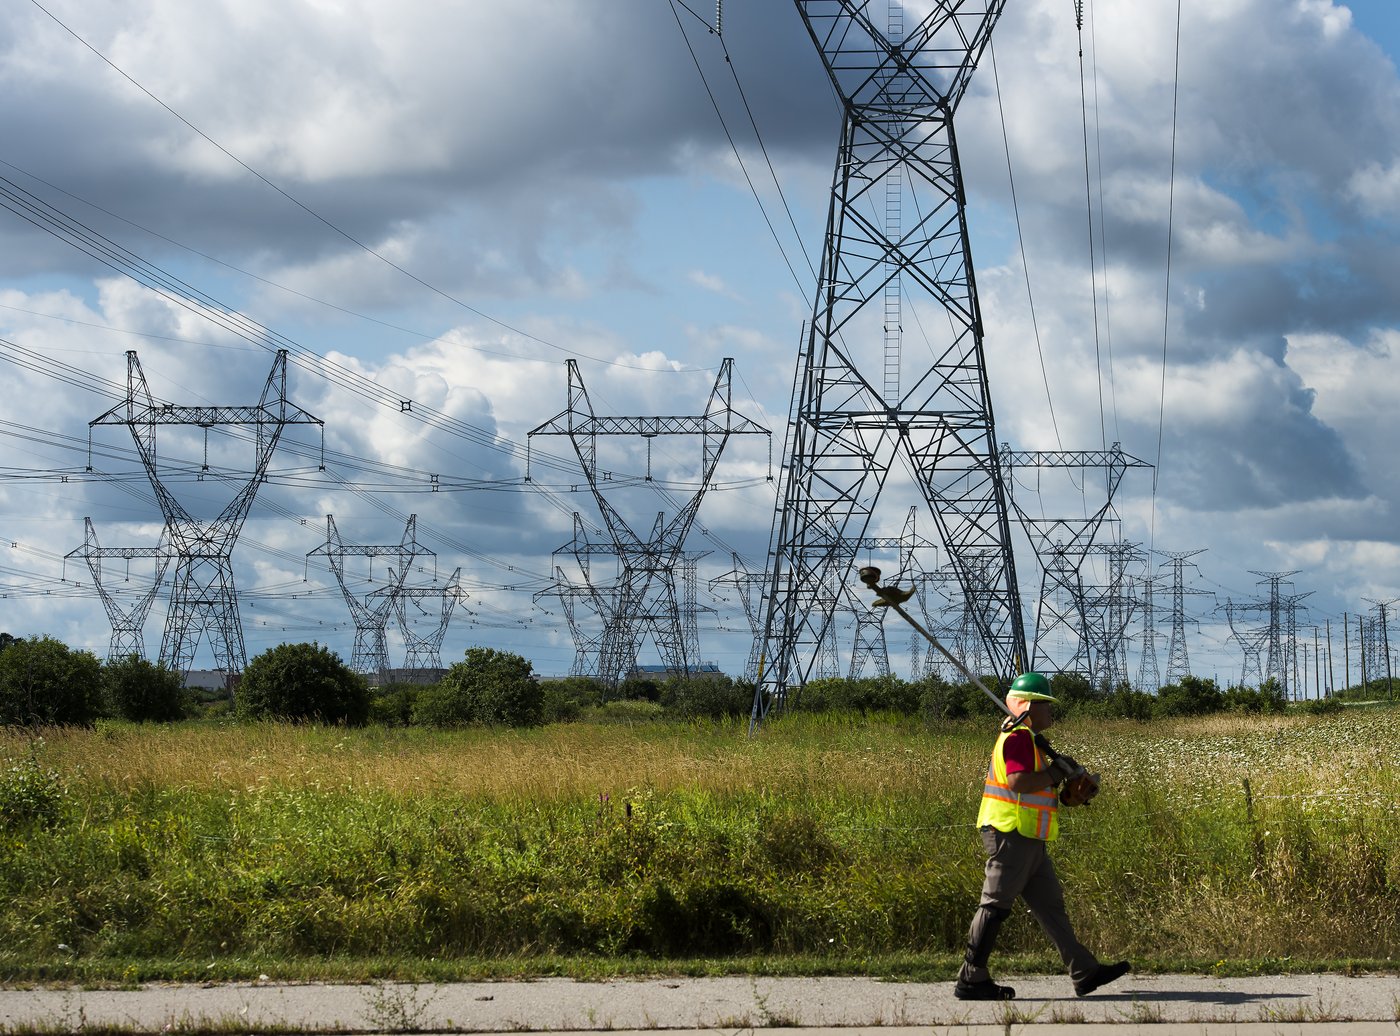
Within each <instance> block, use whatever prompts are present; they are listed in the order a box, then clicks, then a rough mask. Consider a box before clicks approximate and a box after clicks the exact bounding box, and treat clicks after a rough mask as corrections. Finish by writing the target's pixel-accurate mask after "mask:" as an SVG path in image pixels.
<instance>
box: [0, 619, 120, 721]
mask: <svg viewBox="0 0 1400 1036" xmlns="http://www.w3.org/2000/svg"><path fill="white" fill-rule="evenodd" d="M100 715H102V663H101V662H99V661H98V660H97V656H96V655H94V654H93V653H92V652H90V651H73V650H71V649H70V648H69V647H68V645H67V644H65V643H63V642H62V641H61V640H55V639H54V638H53V637H40V638H38V639H34V638H30V639H29V640H15V641H13V642H12V643H11V644H10V645H9V647H7V648H5V650H4V651H0V724H14V725H18V726H84V727H87V726H92V724H93V721H95V720H96V719H97V718H98V717H99V716H100Z"/></svg>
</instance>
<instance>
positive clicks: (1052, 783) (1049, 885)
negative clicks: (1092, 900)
mask: <svg viewBox="0 0 1400 1036" xmlns="http://www.w3.org/2000/svg"><path fill="white" fill-rule="evenodd" d="M1049 691H1050V681H1049V680H1047V679H1046V678H1045V677H1044V676H1043V675H1041V674H1040V673H1022V674H1021V675H1020V676H1018V677H1016V679H1015V681H1014V682H1013V683H1012V684H1011V690H1010V692H1009V693H1008V694H1007V696H1006V706H1007V709H1008V710H1009V711H1010V712H1011V713H1012V715H1013V716H1015V717H1017V718H1016V719H1007V720H1006V721H1005V722H1003V724H1002V731H1001V736H1000V737H998V738H997V743H996V746H995V747H994V748H993V749H992V761H991V765H990V766H989V767H988V768H987V779H986V783H985V784H984V785H983V789H982V805H981V808H980V809H979V811H978V813H977V826H978V828H979V829H980V831H981V835H982V845H983V847H984V848H985V849H986V852H987V870H986V879H985V881H984V882H983V884H982V901H981V904H980V905H979V906H978V908H977V912H976V913H975V914H973V916H972V927H971V928H970V929H969V931H968V934H967V954H966V956H965V957H964V963H963V966H962V970H961V971H959V972H958V980H957V984H956V985H955V986H954V987H953V992H954V995H956V996H957V998H958V999H959V1000H1010V999H1012V998H1013V997H1014V996H1015V995H1016V991H1015V990H1014V989H1012V987H1010V986H1003V985H998V984H997V983H996V982H993V981H992V977H991V974H990V973H989V972H988V970H987V961H988V959H989V958H990V957H991V953H992V947H993V946H994V945H995V944H996V938H997V932H998V931H999V930H1000V928H1001V925H1002V922H1003V921H1005V920H1006V918H1007V917H1008V916H1009V915H1010V913H1011V904H1012V903H1013V902H1015V900H1016V897H1017V896H1020V897H1021V898H1022V899H1024V900H1025V902H1026V906H1027V907H1029V908H1030V912H1031V914H1032V915H1033V916H1034V917H1035V919H1036V921H1038V922H1039V923H1040V927H1041V928H1043V929H1044V930H1045V934H1046V935H1047V936H1049V937H1050V941H1051V942H1052V943H1054V944H1055V948H1056V949H1057V950H1059V951H1060V957H1061V959H1062V960H1063V961H1064V962H1065V966H1066V967H1067V968H1068V969H1069V976H1070V979H1071V980H1072V981H1073V982H1074V991H1075V993H1076V994H1077V995H1079V996H1086V995H1088V994H1089V993H1092V992H1093V991H1094V990H1096V989H1098V988H1099V987H1101V986H1103V985H1106V984H1107V983H1109V982H1112V981H1113V980H1114V979H1117V978H1121V977H1122V976H1123V975H1124V974H1126V973H1127V972H1128V970H1129V969H1130V965H1129V963H1128V962H1127V961H1125V960H1124V961H1118V962H1117V963H1116V964H1101V963H1100V962H1099V960H1098V958H1097V957H1095V956H1094V954H1093V953H1092V952H1090V951H1089V950H1088V949H1087V948H1086V947H1085V946H1084V945H1083V944H1082V943H1080V942H1079V940H1078V939H1077V938H1075V935H1074V928H1073V927H1072V926H1071V925H1070V921H1069V918H1068V917H1067V916H1066V914H1065V902H1064V891H1063V889H1062V888H1061V887H1060V879H1059V878H1058V877H1057V876H1056V874H1055V865H1054V864H1053V863H1051V861H1050V855H1049V853H1048V852H1047V851H1046V850H1047V847H1048V844H1049V843H1050V842H1053V841H1054V840H1055V839H1056V837H1058V835H1059V830H1060V824H1059V807H1060V805H1061V804H1064V805H1079V804H1082V803H1084V802H1087V801H1088V799H1089V798H1092V797H1093V795H1094V794H1095V793H1096V792H1097V791H1098V778H1097V776H1095V775H1093V774H1088V773H1085V772H1084V770H1083V768H1082V767H1080V766H1078V764H1077V763H1074V762H1073V760H1070V759H1068V757H1066V756H1059V757H1055V756H1053V755H1052V754H1050V753H1047V752H1046V751H1045V750H1044V748H1043V747H1042V746H1043V739H1040V738H1039V735H1040V734H1042V733H1044V731H1045V730H1047V729H1048V728H1049V727H1050V725H1051V724H1052V723H1053V722H1054V714H1053V709H1052V706H1053V703H1054V702H1055V698H1053V697H1051V695H1050V693H1049ZM1057 786H1061V788H1060V790H1059V791H1057V790H1056V787H1057Z"/></svg>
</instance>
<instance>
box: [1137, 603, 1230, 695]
mask: <svg viewBox="0 0 1400 1036" xmlns="http://www.w3.org/2000/svg"><path fill="white" fill-rule="evenodd" d="M1141 585H1142V597H1141V598H1140V599H1139V601H1140V604H1139V607H1140V608H1141V610H1142V651H1141V653H1140V654H1139V656H1138V682H1137V689H1138V690H1140V691H1145V690H1147V689H1148V688H1149V687H1150V688H1151V689H1152V690H1153V691H1157V690H1160V689H1161V687H1162V672H1161V670H1160V669H1158V668H1157V627H1156V625H1155V623H1156V616H1155V614H1154V610H1155V609H1154V603H1153V599H1152V595H1153V593H1154V592H1155V591H1156V589H1157V578H1156V577H1154V576H1146V575H1145V576H1143V577H1142V579H1141ZM1232 628H1233V627H1232Z"/></svg>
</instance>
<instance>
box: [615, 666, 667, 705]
mask: <svg viewBox="0 0 1400 1036" xmlns="http://www.w3.org/2000/svg"><path fill="white" fill-rule="evenodd" d="M603 700H604V701H660V700H661V684H660V682H658V681H656V680H653V679H652V678H651V677H649V676H643V675H642V674H640V673H632V674H631V675H629V676H628V677H627V678H626V679H624V680H623V681H622V682H621V683H619V684H618V685H617V688H616V689H615V690H614V691H612V692H611V693H609V694H605V695H604V696H603Z"/></svg>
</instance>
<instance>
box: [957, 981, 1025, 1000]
mask: <svg viewBox="0 0 1400 1036" xmlns="http://www.w3.org/2000/svg"><path fill="white" fill-rule="evenodd" d="M953 995H954V996H955V997H957V998H958V999H959V1000H1015V999H1016V990H1014V989H1012V988H1011V987H1010V986H999V985H997V984H996V983H995V982H993V981H992V980H991V979H989V978H985V979H983V980H982V981H981V982H964V981H963V980H962V979H958V981H957V982H956V983H955V984H954V985H953Z"/></svg>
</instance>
